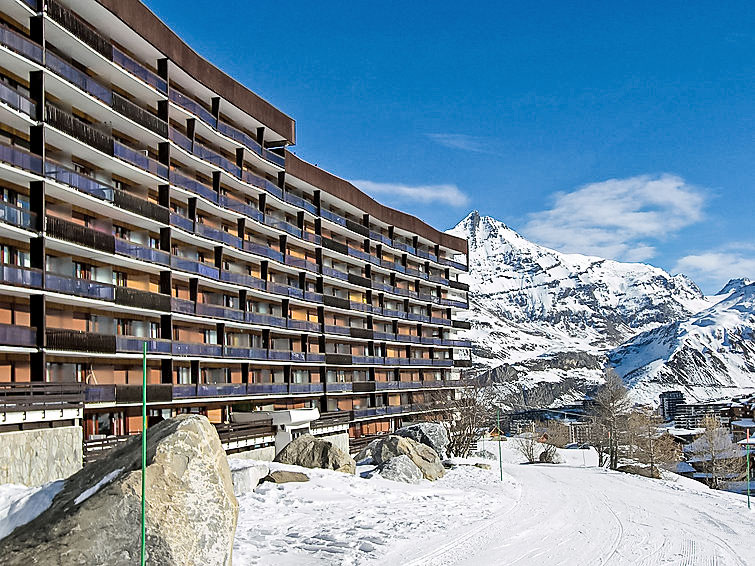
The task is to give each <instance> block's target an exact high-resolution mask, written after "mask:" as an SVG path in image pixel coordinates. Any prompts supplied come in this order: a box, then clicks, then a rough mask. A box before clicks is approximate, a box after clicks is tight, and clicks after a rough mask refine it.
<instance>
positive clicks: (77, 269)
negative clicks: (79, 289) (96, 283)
mask: <svg viewBox="0 0 755 566" xmlns="http://www.w3.org/2000/svg"><path fill="white" fill-rule="evenodd" d="M73 275H74V277H76V278H77V279H91V278H92V266H91V265H89V264H88V263H83V262H81V261H74V262H73Z"/></svg>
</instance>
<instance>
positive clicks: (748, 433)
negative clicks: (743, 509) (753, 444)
mask: <svg viewBox="0 0 755 566" xmlns="http://www.w3.org/2000/svg"><path fill="white" fill-rule="evenodd" d="M745 454H746V456H745V457H746V458H747V508H748V509H752V507H750V429H749V428H748V429H747V444H745Z"/></svg>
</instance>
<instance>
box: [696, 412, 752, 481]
mask: <svg viewBox="0 0 755 566" xmlns="http://www.w3.org/2000/svg"><path fill="white" fill-rule="evenodd" d="M684 452H685V453H686V454H687V461H688V462H689V463H690V464H692V465H693V466H694V467H695V468H696V469H699V470H701V471H702V472H703V473H704V474H705V477H706V480H707V483H708V486H709V487H712V488H713V489H721V488H723V487H725V485H726V484H727V483H728V482H731V481H736V480H738V479H742V478H743V477H744V475H745V460H744V458H743V457H742V451H741V449H740V448H739V446H737V445H736V444H735V443H734V442H733V441H732V439H731V434H730V433H729V431H728V430H727V429H726V428H724V427H723V426H721V422H720V421H719V420H718V418H717V417H715V416H712V415H709V416H706V417H705V418H704V420H703V432H702V434H701V435H700V436H699V437H698V438H696V439H695V440H694V441H693V442H691V443H690V444H689V445H688V446H687V447H686V448H685V450H684Z"/></svg>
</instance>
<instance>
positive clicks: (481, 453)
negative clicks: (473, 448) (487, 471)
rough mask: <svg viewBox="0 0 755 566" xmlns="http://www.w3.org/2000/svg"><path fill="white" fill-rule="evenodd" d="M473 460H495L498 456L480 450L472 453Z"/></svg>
mask: <svg viewBox="0 0 755 566" xmlns="http://www.w3.org/2000/svg"><path fill="white" fill-rule="evenodd" d="M472 456H473V457H475V458H484V459H485V460H497V459H498V456H496V455H495V454H493V453H492V452H491V451H490V450H484V449H480V450H478V451H477V452H474V453H472Z"/></svg>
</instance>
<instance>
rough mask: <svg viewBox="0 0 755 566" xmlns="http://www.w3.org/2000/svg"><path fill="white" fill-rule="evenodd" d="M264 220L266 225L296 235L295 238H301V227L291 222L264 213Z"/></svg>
mask: <svg viewBox="0 0 755 566" xmlns="http://www.w3.org/2000/svg"><path fill="white" fill-rule="evenodd" d="M264 222H265V224H266V225H267V226H270V227H272V228H276V229H278V230H281V231H283V232H286V233H287V234H291V235H292V236H296V237H297V238H301V228H298V227H296V226H294V225H293V224H290V223H288V222H286V221H285V220H280V219H279V218H275V217H273V216H270V215H268V214H265V218H264Z"/></svg>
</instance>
